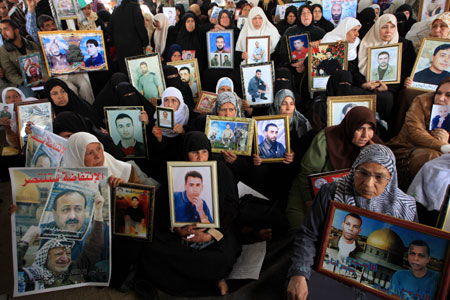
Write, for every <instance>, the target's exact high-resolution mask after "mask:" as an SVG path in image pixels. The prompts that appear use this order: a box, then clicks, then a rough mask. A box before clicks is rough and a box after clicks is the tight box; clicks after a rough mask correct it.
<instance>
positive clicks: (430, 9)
mask: <svg viewBox="0 0 450 300" xmlns="http://www.w3.org/2000/svg"><path fill="white" fill-rule="evenodd" d="M449 5H450V1H449V0H420V4H419V14H418V15H417V21H423V20H425V19H428V18H429V17H432V16H435V15H437V14H440V13H443V12H445V11H448V10H449Z"/></svg>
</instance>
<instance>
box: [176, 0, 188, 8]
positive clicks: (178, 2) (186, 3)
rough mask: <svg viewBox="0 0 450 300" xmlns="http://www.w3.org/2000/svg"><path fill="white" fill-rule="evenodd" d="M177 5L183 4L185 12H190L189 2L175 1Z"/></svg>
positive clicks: (184, 0)
mask: <svg viewBox="0 0 450 300" xmlns="http://www.w3.org/2000/svg"><path fill="white" fill-rule="evenodd" d="M175 4H182V5H183V6H184V10H185V11H188V10H189V0H175Z"/></svg>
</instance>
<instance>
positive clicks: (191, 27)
mask: <svg viewBox="0 0 450 300" xmlns="http://www.w3.org/2000/svg"><path fill="white" fill-rule="evenodd" d="M186 30H187V31H188V32H192V31H194V30H195V21H194V19H193V18H187V20H186Z"/></svg>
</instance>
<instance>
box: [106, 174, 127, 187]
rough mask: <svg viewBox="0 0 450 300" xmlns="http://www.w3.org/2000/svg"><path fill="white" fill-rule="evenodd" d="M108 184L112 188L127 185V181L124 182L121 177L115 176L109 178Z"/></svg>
mask: <svg viewBox="0 0 450 300" xmlns="http://www.w3.org/2000/svg"><path fill="white" fill-rule="evenodd" d="M108 183H109V185H110V186H112V187H114V188H115V187H117V186H118V185H119V184H121V183H125V180H123V179H122V178H119V177H115V176H109V178H108Z"/></svg>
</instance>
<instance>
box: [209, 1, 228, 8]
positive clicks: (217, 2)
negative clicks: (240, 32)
mask: <svg viewBox="0 0 450 300" xmlns="http://www.w3.org/2000/svg"><path fill="white" fill-rule="evenodd" d="M212 3H216V4H217V5H218V6H220V7H225V5H226V4H227V2H226V0H213V1H212Z"/></svg>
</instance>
